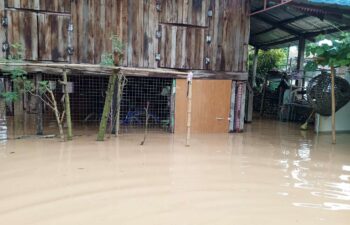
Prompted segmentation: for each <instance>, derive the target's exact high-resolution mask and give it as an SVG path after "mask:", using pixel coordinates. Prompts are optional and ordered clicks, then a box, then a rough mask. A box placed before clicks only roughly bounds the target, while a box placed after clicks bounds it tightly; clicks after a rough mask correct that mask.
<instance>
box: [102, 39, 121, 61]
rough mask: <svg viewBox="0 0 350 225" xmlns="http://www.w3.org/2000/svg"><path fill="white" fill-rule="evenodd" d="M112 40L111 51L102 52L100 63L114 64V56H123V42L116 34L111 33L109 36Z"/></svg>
mask: <svg viewBox="0 0 350 225" xmlns="http://www.w3.org/2000/svg"><path fill="white" fill-rule="evenodd" d="M110 40H111V41H112V52H111V53H110V52H104V53H102V55H101V63H100V64H101V65H103V66H114V65H115V60H114V57H119V60H120V59H122V58H123V50H124V44H123V42H122V40H121V39H120V38H119V36H118V35H112V36H111V37H110Z"/></svg>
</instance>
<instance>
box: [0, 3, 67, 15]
mask: <svg viewBox="0 0 350 225" xmlns="http://www.w3.org/2000/svg"><path fill="white" fill-rule="evenodd" d="M2 1H6V0H2ZM70 2H71V0H7V7H8V8H15V9H32V10H40V11H47V12H67V13H69V12H70V4H71V3H70Z"/></svg>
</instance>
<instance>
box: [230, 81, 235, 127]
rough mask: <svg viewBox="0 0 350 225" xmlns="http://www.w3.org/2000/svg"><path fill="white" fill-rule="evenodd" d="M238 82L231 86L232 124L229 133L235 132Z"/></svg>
mask: <svg viewBox="0 0 350 225" xmlns="http://www.w3.org/2000/svg"><path fill="white" fill-rule="evenodd" d="M236 83H237V82H236V81H234V80H233V81H232V84H231V103H230V124H229V132H230V133H233V132H235V108H236Z"/></svg>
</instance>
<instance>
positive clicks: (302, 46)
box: [296, 38, 305, 87]
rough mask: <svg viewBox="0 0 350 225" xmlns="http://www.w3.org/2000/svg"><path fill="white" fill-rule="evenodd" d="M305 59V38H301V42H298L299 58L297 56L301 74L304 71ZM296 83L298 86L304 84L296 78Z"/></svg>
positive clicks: (298, 68)
mask: <svg viewBox="0 0 350 225" xmlns="http://www.w3.org/2000/svg"><path fill="white" fill-rule="evenodd" d="M304 61H305V38H300V39H299V44H298V58H297V71H298V73H299V74H300V73H302V72H303V71H304ZM296 85H297V86H298V87H300V86H301V85H302V83H301V82H300V80H299V79H298V80H296Z"/></svg>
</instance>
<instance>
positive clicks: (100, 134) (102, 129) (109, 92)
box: [97, 69, 120, 141]
mask: <svg viewBox="0 0 350 225" xmlns="http://www.w3.org/2000/svg"><path fill="white" fill-rule="evenodd" d="M119 71H120V69H118V70H117V71H115V72H113V74H112V76H110V77H109V81H108V89H107V92H106V99H105V104H104V107H103V113H102V118H101V122H100V128H99V131H98V134H97V141H104V137H105V133H106V129H107V121H108V115H109V112H110V111H111V105H112V98H113V92H114V86H115V82H116V80H117V74H118V73H119Z"/></svg>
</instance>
